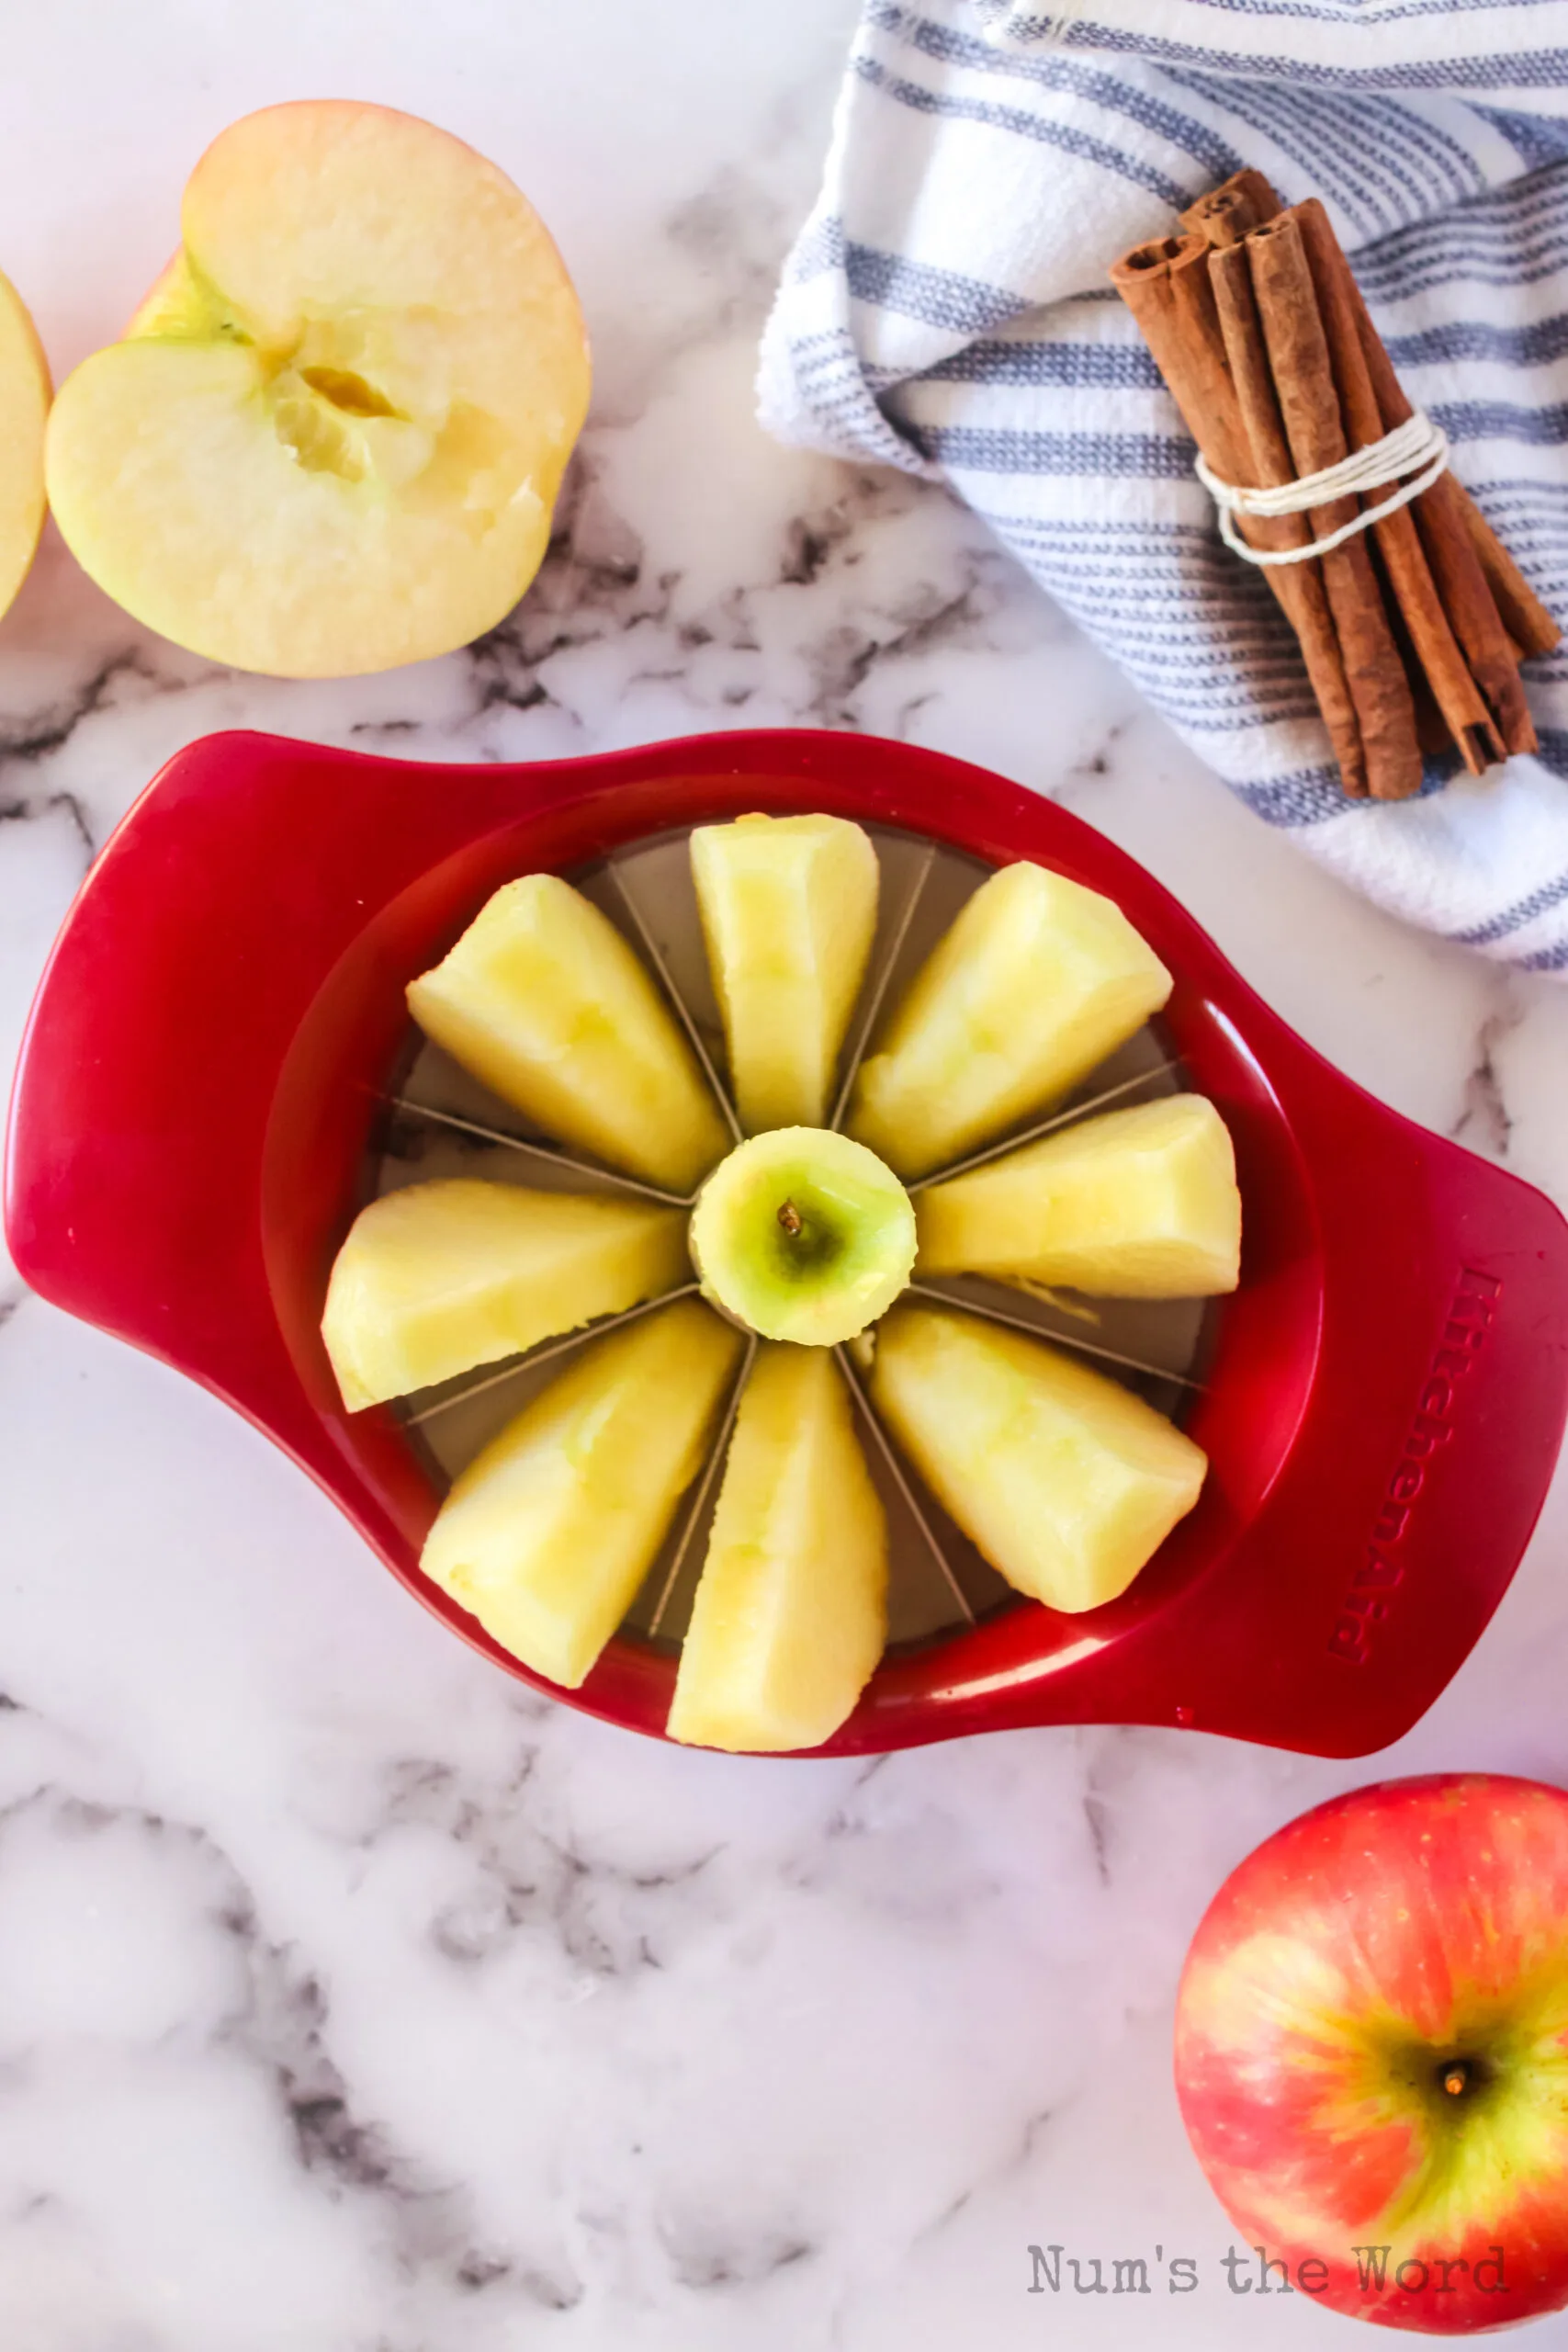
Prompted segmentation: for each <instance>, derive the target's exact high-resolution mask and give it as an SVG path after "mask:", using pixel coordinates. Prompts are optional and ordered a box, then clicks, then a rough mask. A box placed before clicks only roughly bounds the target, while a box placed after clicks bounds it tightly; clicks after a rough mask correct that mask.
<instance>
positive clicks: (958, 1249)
mask: <svg viewBox="0 0 1568 2352" xmlns="http://www.w3.org/2000/svg"><path fill="white" fill-rule="evenodd" d="M916 1215H917V1217H918V1220H919V1232H920V1255H919V1270H920V1272H922V1273H970V1274H991V1275H994V1276H995V1277H996V1278H997V1279H998V1280H999V1281H1002V1282H1009V1281H1013V1282H1017V1281H1024V1282H1033V1283H1063V1284H1066V1286H1067V1287H1069V1288H1071V1289H1074V1290H1082V1291H1092V1292H1094V1293H1095V1294H1096V1295H1098V1296H1100V1297H1101V1298H1211V1297H1213V1296H1215V1295H1217V1294H1219V1293H1220V1292H1222V1291H1229V1290H1235V1286H1236V1283H1237V1281H1238V1279H1239V1275H1240V1266H1241V1195H1240V1193H1238V1192H1237V1190H1236V1182H1235V1152H1234V1151H1233V1149H1232V1148H1231V1139H1230V1136H1229V1133H1228V1131H1227V1130H1226V1127H1225V1123H1224V1120H1223V1119H1222V1118H1221V1116H1220V1114H1219V1113H1218V1112H1217V1111H1216V1110H1215V1108H1214V1106H1213V1103H1210V1102H1208V1101H1206V1100H1205V1099H1204V1097H1203V1096H1202V1095H1201V1094H1172V1095H1168V1096H1167V1097H1166V1098H1165V1099H1164V1100H1163V1101H1161V1102H1158V1103H1140V1104H1139V1105H1138V1106H1137V1108H1136V1109H1135V1110H1131V1111H1107V1112H1104V1113H1102V1114H1101V1115H1100V1117H1099V1118H1092V1119H1080V1120H1078V1121H1077V1122H1076V1123H1075V1124H1074V1125H1072V1126H1069V1127H1064V1128H1063V1129H1062V1131H1061V1133H1060V1134H1059V1135H1054V1136H1043V1137H1042V1138H1041V1140H1040V1141H1039V1142H1038V1143H1032V1144H1026V1145H1025V1146H1024V1147H1023V1148H1022V1149H1021V1151H1010V1152H1008V1153H1006V1154H1004V1156H1003V1157H1002V1158H1001V1159H994V1160H992V1161H990V1163H989V1164H988V1165H987V1167H984V1168H976V1169H972V1170H970V1172H969V1173H968V1175H966V1176H953V1177H950V1178H949V1179H948V1181H947V1182H945V1183H942V1184H932V1185H931V1186H929V1187H928V1188H927V1189H926V1190H925V1191H924V1192H922V1193H920V1195H919V1199H918V1201H917V1203H916Z"/></svg>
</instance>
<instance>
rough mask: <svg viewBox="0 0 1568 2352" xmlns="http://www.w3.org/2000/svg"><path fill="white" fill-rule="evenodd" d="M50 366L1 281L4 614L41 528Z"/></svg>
mask: <svg viewBox="0 0 1568 2352" xmlns="http://www.w3.org/2000/svg"><path fill="white" fill-rule="evenodd" d="M48 415H49V362H48V360H47V359H45V357H44V356H43V345H41V344H40V343H39V339H38V333H37V330H36V329H35V327H34V325H33V322H32V320H31V319H30V318H29V316H28V309H27V305H26V304H25V303H24V301H23V300H22V298H21V296H20V295H19V294H18V293H17V289H16V288H15V287H14V286H13V285H12V283H11V281H10V279H9V278H8V277H0V450H3V451H4V457H3V458H0V613H4V612H6V611H8V610H9V608H10V606H11V605H13V604H14V603H15V601H16V597H17V591H18V589H19V588H20V587H21V584H22V582H23V581H24V580H25V579H26V578H27V576H28V571H30V569H31V567H32V560H33V557H34V556H35V555H36V554H37V552H38V543H39V533H40V532H41V531H42V529H43V517H44V503H45V502H44V489H43V439H44V425H45V422H46V420H47V418H48Z"/></svg>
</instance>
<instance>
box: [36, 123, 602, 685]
mask: <svg viewBox="0 0 1568 2352" xmlns="http://www.w3.org/2000/svg"><path fill="white" fill-rule="evenodd" d="M181 228H182V234H183V244H182V248H181V251H180V253H179V254H177V255H176V257H175V261H174V262H173V263H172V264H171V265H170V266H168V268H166V269H165V270H164V275H163V277H161V278H160V279H159V281H158V283H157V285H156V286H155V287H154V288H153V289H152V293H151V294H150V295H149V297H148V298H147V300H145V301H144V302H143V303H142V305H141V308H140V310H139V311H138V312H137V314H136V316H135V317H134V318H133V320H132V321H131V323H130V328H129V329H128V331H127V334H126V337H125V339H124V340H122V341H121V342H119V343H117V344H112V345H109V346H108V348H107V349H106V350H103V351H100V352H97V353H96V354H95V355H94V356H92V357H91V358H89V359H87V360H85V361H84V362H83V364H82V366H81V367H80V368H77V369H76V371H75V372H74V374H73V375H72V376H71V377H70V378H69V379H67V381H66V383H65V384H64V385H63V386H62V390H61V394H60V397H59V399H58V401H56V403H55V408H54V412H53V414H52V416H51V422H50V429H49V435H48V443H47V468H48V483H49V496H50V502H51V505H52V507H53V511H54V514H55V516H56V519H57V520H58V522H59V524H60V527H61V529H62V532H63V533H64V536H65V537H66V540H67V541H68V543H69V545H70V547H71V548H72V551H73V554H74V555H75V556H76V558H77V560H79V562H80V563H81V564H82V566H83V568H84V570H85V571H87V572H88V573H90V574H91V576H92V577H93V578H94V579H95V580H96V582H98V584H99V586H100V587H102V588H104V589H105V590H107V593H108V594H109V595H111V596H113V597H114V598H115V599H116V601H117V602H118V603H119V604H120V605H124V607H125V608H126V610H127V611H128V612H130V613H131V614H133V615H134V616H135V617H136V618H137V619H138V620H141V621H143V622H145V623H146V624H147V625H148V626H149V627H150V628H155V629H158V630H161V631H162V633H163V634H164V636H165V637H168V638H172V639H174V640H175V643H176V644H180V645H184V646H186V647H188V648H189V649H190V650H192V651H193V652H197V653H200V654H204V655H206V656H207V657H208V658H209V660H212V661H216V662H226V663H228V664H230V665H231V666H232V667H234V668H237V669H242V670H256V671H265V672H269V673H273V674H275V675H277V676H282V677H301V678H304V677H345V676H351V675H355V674H358V673H364V672H367V671H374V670H385V669H389V668H391V667H392V666H393V665H394V664H396V663H399V662H417V661H421V660H423V659H425V658H426V657H427V656H429V655H433V654H437V653H445V652H447V651H449V650H451V649H452V648H453V647H456V646H459V645H466V644H468V642H469V641H470V640H471V639H474V638H475V637H478V636H479V635H480V634H481V633H482V632H483V631H484V630H485V629H487V628H492V627H493V626H494V625H495V623H496V622H498V621H500V620H502V618H503V617H504V616H505V615H506V614H507V613H508V612H509V611H510V610H511V608H512V606H513V605H514V604H515V603H516V601H517V599H518V597H519V596H520V595H521V594H522V593H523V591H524V589H525V587H526V586H527V584H528V582H529V581H530V580H531V579H532V578H533V576H534V574H535V572H536V571H537V569H538V566H539V563H540V561H541V560H542V558H543V556H544V553H545V549H546V547H547V543H548V538H549V527H550V515H551V510H552V508H553V506H554V503H555V498H556V493H557V491H558V488H559V484H560V480H561V475H562V472H563V471H564V469H565V466H566V461H567V458H568V457H569V456H570V451H571V447H572V445H573V443H574V441H575V440H576V438H577V435H578V433H579V432H580V430H581V425H582V421H583V417H584V414H585V413H586V409H587V402H588V387H589V362H588V351H587V345H586V341H585V338H584V334H583V326H582V318H581V311H580V310H579V307H578V302H577V298H576V295H575V293H574V292H573V290H572V286H571V281H570V278H569V277H568V276H567V274H566V270H565V268H564V266H562V263H561V260H560V257H559V255H558V253H557V252H556V249H555V247H554V245H553V244H552V243H551V242H550V239H549V236H548V234H547V232H546V230H545V228H544V226H543V224H542V222H541V221H540V220H539V218H538V216H537V214H536V212H535V211H534V209H533V208H532V207H531V206H530V205H529V204H528V203H527V201H526V200H525V198H524V197H523V196H522V195H521V194H520V193H519V192H518V190H517V189H516V188H515V187H513V185H512V183H511V181H510V180H508V179H507V178H506V177H505V175H504V174H502V172H500V171H499V170H498V169H497V168H496V166H495V165H494V164H490V163H487V162H486V160H485V159H484V157H483V156H481V155H479V154H476V153H475V152H474V151H473V149H472V148H470V147H467V146H465V145H464V143H463V142H462V141H461V140H458V139H454V138H452V137H450V136H449V135H448V134H447V133H446V131H442V130H436V129H435V128H434V126H433V125H432V124H430V123H426V122H421V121H419V120H417V119H415V118H414V117H412V116H410V115H404V114H398V113H394V112H393V111H391V110H390V109H389V108H387V107H375V106H367V105H363V104H357V103H352V102H348V101H335V100H328V101H316V100H309V101H304V102H300V103H296V104H292V105H287V106H278V107H266V108H265V109H264V110H263V111H262V112H260V113H258V114H253V115H248V116H246V117H245V118H244V119H243V120H242V121H240V122H236V123H234V124H232V125H231V127H230V129H229V130H226V131H224V132H223V133H222V134H221V135H220V137H219V138H218V139H217V140H216V141H214V142H213V144H212V146H211V147H209V149H208V151H207V153H206V154H205V155H204V156H203V157H202V159H201V161H200V162H199V163H198V164H197V167H196V170H195V172H194V173H193V174H192V175H191V178H190V181H189V183H188V185H187V187H186V194H185V201H184V205H183V208H182V213H181Z"/></svg>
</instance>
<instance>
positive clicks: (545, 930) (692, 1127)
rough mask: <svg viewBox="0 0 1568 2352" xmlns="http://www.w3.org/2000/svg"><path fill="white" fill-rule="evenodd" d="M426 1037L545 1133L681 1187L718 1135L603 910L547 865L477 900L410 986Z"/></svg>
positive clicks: (709, 1107) (687, 1187) (721, 1143)
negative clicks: (461, 927) (546, 870)
mask: <svg viewBox="0 0 1568 2352" xmlns="http://www.w3.org/2000/svg"><path fill="white" fill-rule="evenodd" d="M408 996H409V1010H410V1011H411V1012H412V1014H413V1017H414V1019H415V1020H416V1021H417V1022H418V1023H419V1025H420V1027H421V1028H422V1029H423V1031H424V1033H425V1035H426V1036H427V1037H434V1040H435V1042H436V1044H437V1045H438V1046H445V1048H446V1051H447V1053H449V1054H450V1055H451V1056H452V1057H453V1059H454V1060H455V1061H458V1062H461V1063H462V1065H463V1068H464V1069H467V1070H470V1071H472V1073H473V1075H474V1076H475V1077H476V1078H478V1079H482V1080H483V1081H484V1083H485V1084H486V1085H487V1086H488V1087H490V1088H491V1091H493V1092H494V1093H496V1094H499V1095H500V1096H501V1098H502V1102H503V1103H512V1104H513V1106H514V1107H515V1108H516V1109H517V1110H519V1111H525V1112H526V1113H527V1114H528V1116H529V1117H530V1118H531V1119H534V1120H536V1121H537V1123H538V1125H540V1126H541V1127H543V1128H544V1130H545V1132H546V1134H547V1135H552V1136H558V1138H559V1139H560V1140H561V1141H562V1142H563V1143H571V1144H576V1145H578V1146H579V1147H580V1148H581V1149H582V1150H584V1151H589V1152H592V1153H593V1154H595V1156H596V1157H597V1158H599V1159H604V1160H607V1161H608V1162H609V1163H610V1165H611V1166H612V1167H615V1168H625V1169H628V1170H630V1171H631V1172H632V1174H633V1175H636V1176H643V1177H646V1178H647V1179H648V1180H649V1182H650V1183H654V1184H660V1185H664V1186H666V1187H668V1188H670V1189H671V1190H672V1191H674V1192H677V1193H689V1192H690V1191H691V1190H692V1189H693V1188H694V1185H695V1184H696V1183H697V1182H698V1180H699V1179H700V1178H701V1177H703V1176H705V1174H706V1173H707V1171H708V1170H709V1169H710V1168H711V1167H712V1166H713V1165H714V1163H715V1161H716V1159H719V1157H720V1156H721V1154H722V1153H723V1152H724V1150H725V1148H726V1147H727V1146H728V1143H729V1140H730V1136H729V1130H728V1127H727V1126H726V1125H725V1124H724V1121H723V1120H722V1119H721V1118H720V1116H719V1113H718V1106H717V1104H716V1103H715V1101H714V1098H713V1092H712V1090H711V1088H710V1087H709V1085H708V1083H707V1081H706V1080H705V1078H704V1076H703V1073H702V1070H701V1069H700V1068H699V1066H698V1063H697V1058H696V1056H695V1055H694V1053H693V1051H692V1049H691V1047H690V1046H689V1045H688V1044H687V1043H686V1040H685V1038H684V1037H683V1036H682V1034H681V1031H680V1029H679V1027H678V1026H677V1024H676V1022H675V1020H674V1017H673V1015H672V1014H671V1012H670V1011H669V1009H668V1007H667V1006H666V1004H665V1002H664V1000H663V999H662V997H661V996H660V993H659V990H658V989H657V988H656V987H655V985H654V983H653V980H652V979H651V978H650V977H649V973H648V972H647V971H646V970H645V968H644V967H643V965H642V963H641V962H640V960H639V959H638V957H637V956H636V955H635V954H634V953H633V951H632V949H631V948H630V947H628V946H627V944H626V941H625V940H624V939H623V938H622V937H621V934H620V933H619V932H618V931H617V930H616V929H615V924H614V923H613V922H611V921H610V919H609V917H608V915H604V914H601V913H600V911H599V909H598V908H597V907H596V906H594V904H593V903H592V899H585V898H583V896H582V895H581V892H580V891H577V890H574V889H573V888H572V887H571V885H570V882H563V881H561V880H560V879H559V877H558V876H556V875H554V874H526V875H525V876H523V878H522V879H521V880H520V881H517V882H509V883H507V884H506V885H505V887H504V888H502V889H500V890H498V891H497V892H496V893H495V896H494V897H493V898H492V899H489V900H487V902H486V904H485V905H484V906H483V907H482V908H481V909H480V910H479V914H478V915H477V916H476V917H475V919H474V921H473V922H471V923H470V924H469V926H468V930H467V931H466V932H465V933H463V936H462V937H461V939H459V940H458V942H457V945H456V946H455V947H454V948H453V949H452V950H451V952H450V953H449V954H448V955H447V956H446V958H445V959H444V960H443V961H442V962H441V963H439V964H438V965H437V966H436V967H435V969H434V971H431V972H426V973H424V974H423V976H422V977H421V978H419V979H417V980H415V981H414V982H413V984H412V987H411V988H410V989H409V992H408Z"/></svg>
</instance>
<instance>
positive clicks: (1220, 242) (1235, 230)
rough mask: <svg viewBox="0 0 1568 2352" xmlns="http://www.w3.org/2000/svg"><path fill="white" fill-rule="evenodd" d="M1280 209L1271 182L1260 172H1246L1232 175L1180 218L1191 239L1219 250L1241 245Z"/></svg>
mask: <svg viewBox="0 0 1568 2352" xmlns="http://www.w3.org/2000/svg"><path fill="white" fill-rule="evenodd" d="M1280 209H1282V208H1281V206H1280V199H1279V198H1278V196H1277V195H1276V194H1275V192H1274V188H1273V184H1272V182H1270V181H1269V180H1267V179H1265V178H1264V176H1263V174H1262V173H1261V172H1255V171H1252V170H1250V169H1247V170H1244V171H1239V172H1233V173H1232V174H1231V176H1230V178H1229V179H1228V180H1224V181H1222V183H1221V185H1220V186H1219V187H1212V188H1211V189H1210V190H1209V192H1208V194H1207V196H1201V197H1200V198H1198V201H1197V203H1196V204H1190V205H1189V206H1188V208H1187V209H1186V211H1185V212H1184V213H1183V214H1182V215H1181V225H1182V227H1183V228H1184V229H1185V230H1186V231H1187V232H1188V234H1189V235H1190V236H1195V237H1201V238H1202V240H1203V242H1204V243H1205V244H1207V245H1212V246H1213V247H1214V248H1215V249H1216V250H1219V249H1223V248H1224V246H1226V245H1238V244H1240V243H1241V241H1242V239H1243V237H1245V236H1247V235H1248V234H1249V233H1250V232H1251V231H1252V230H1254V229H1260V228H1261V227H1262V226H1263V223H1264V221H1265V220H1273V218H1274V215H1275V214H1276V213H1277V212H1278V211H1280Z"/></svg>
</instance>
